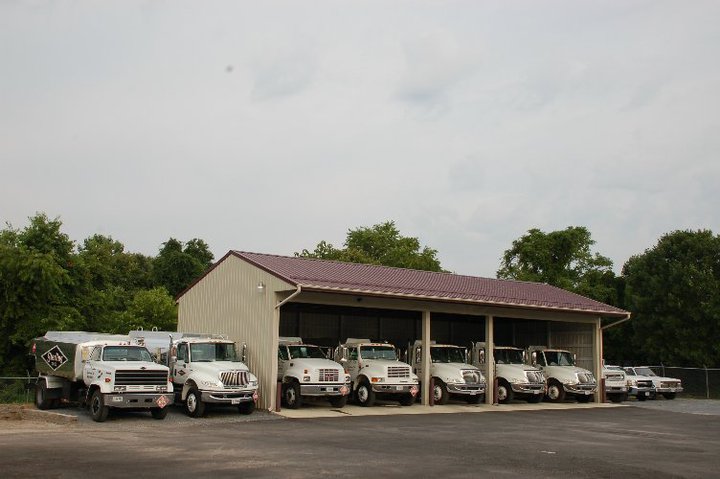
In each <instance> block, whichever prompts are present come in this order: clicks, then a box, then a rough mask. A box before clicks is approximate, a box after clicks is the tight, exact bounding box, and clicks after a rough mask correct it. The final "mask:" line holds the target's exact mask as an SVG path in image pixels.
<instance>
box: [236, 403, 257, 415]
mask: <svg viewBox="0 0 720 479" xmlns="http://www.w3.org/2000/svg"><path fill="white" fill-rule="evenodd" d="M254 410H255V401H248V402H241V403H240V405H239V406H238V412H239V413H240V414H245V415H249V414H252V413H253V411H254Z"/></svg>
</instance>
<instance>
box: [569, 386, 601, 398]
mask: <svg viewBox="0 0 720 479" xmlns="http://www.w3.org/2000/svg"><path fill="white" fill-rule="evenodd" d="M563 389H565V391H566V392H569V393H571V394H577V395H579V396H589V395H591V394H595V391H596V390H597V384H594V383H586V384H563Z"/></svg>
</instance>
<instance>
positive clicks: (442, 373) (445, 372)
mask: <svg viewBox="0 0 720 479" xmlns="http://www.w3.org/2000/svg"><path fill="white" fill-rule="evenodd" d="M463 371H475V372H477V373H478V382H484V381H485V377H484V376H483V373H482V372H480V370H479V369H478V368H476V367H475V366H473V365H471V364H465V363H432V375H433V376H436V377H439V378H440V379H442V380H443V381H445V382H448V380H452V382H456V381H457V382H464V381H465V378H464V377H463Z"/></svg>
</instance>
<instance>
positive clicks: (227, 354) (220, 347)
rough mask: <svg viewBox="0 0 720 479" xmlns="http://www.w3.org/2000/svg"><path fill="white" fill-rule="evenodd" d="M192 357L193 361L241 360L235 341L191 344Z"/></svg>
mask: <svg viewBox="0 0 720 479" xmlns="http://www.w3.org/2000/svg"><path fill="white" fill-rule="evenodd" d="M190 359H191V360H192V361H193V362H210V361H239V359H237V355H236V354H235V344H233V343H194V344H190Z"/></svg>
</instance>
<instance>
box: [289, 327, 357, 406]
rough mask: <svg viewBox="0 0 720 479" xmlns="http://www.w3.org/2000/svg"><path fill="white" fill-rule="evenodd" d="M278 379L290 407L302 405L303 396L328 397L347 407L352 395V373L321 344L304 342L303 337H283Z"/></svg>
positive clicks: (333, 402) (336, 404) (331, 402)
mask: <svg viewBox="0 0 720 479" xmlns="http://www.w3.org/2000/svg"><path fill="white" fill-rule="evenodd" d="M278 381H280V382H282V401H283V403H284V405H285V406H287V407H289V408H290V409H297V408H299V407H300V406H302V403H303V397H307V396H314V397H326V398H327V399H328V400H329V401H330V404H331V405H332V406H333V407H336V408H341V407H343V406H345V404H346V403H347V400H348V395H349V394H350V375H349V374H347V372H346V371H345V369H344V368H343V367H342V366H341V365H340V364H338V363H336V362H335V361H331V360H330V359H327V357H325V354H324V353H323V352H322V350H321V349H320V348H319V347H318V346H314V345H312V344H303V342H302V339H301V338H280V344H279V346H278Z"/></svg>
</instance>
